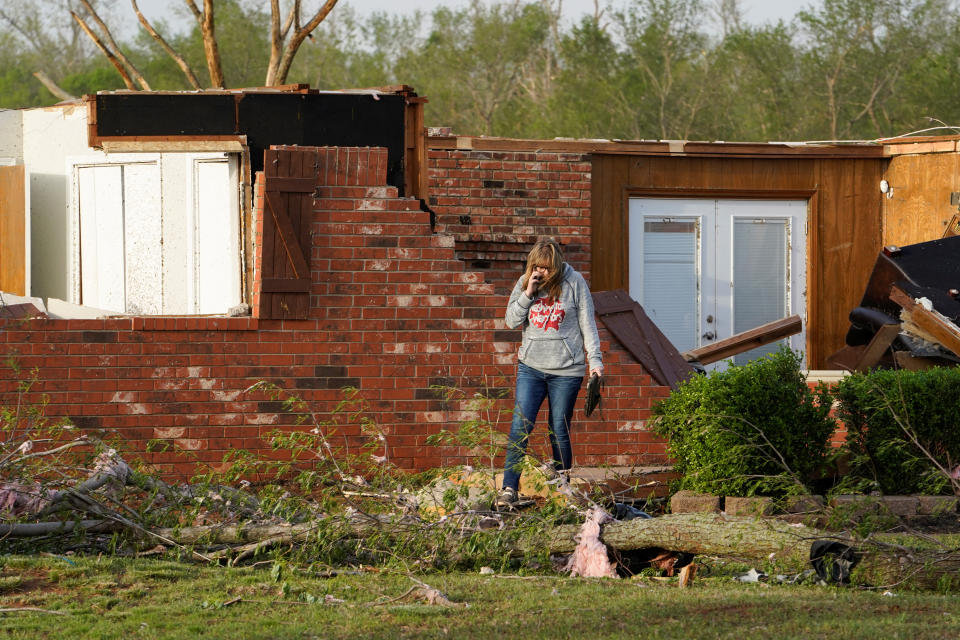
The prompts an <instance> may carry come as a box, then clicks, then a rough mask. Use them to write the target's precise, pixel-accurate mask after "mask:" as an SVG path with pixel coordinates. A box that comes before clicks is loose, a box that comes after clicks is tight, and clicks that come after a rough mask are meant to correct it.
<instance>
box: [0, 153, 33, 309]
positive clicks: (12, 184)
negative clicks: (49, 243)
mask: <svg viewBox="0 0 960 640" xmlns="http://www.w3.org/2000/svg"><path fill="white" fill-rule="evenodd" d="M24 180H25V176H24V169H23V165H15V166H12V167H0V291H6V292H8V293H12V294H15V295H18V296H25V295H27V290H26V289H27V271H26V269H27V235H26V229H27V210H26V195H27V194H26V182H25V181H24Z"/></svg>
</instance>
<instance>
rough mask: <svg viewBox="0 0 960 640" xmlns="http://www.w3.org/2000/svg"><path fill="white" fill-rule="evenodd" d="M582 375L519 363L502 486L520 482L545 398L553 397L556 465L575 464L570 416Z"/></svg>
mask: <svg viewBox="0 0 960 640" xmlns="http://www.w3.org/2000/svg"><path fill="white" fill-rule="evenodd" d="M582 384H583V378H582V377H580V376H555V375H552V374H549V373H543V372H542V371H538V370H536V369H534V368H532V367H528V366H527V365H525V364H523V363H522V362H521V363H520V366H519V367H517V396H516V397H517V403H516V406H515V407H514V409H513V422H512V423H511V424H510V441H509V443H508V444H507V461H506V463H505V465H504V466H505V468H504V473H503V486H504V487H511V488H513V489H517V488H519V486H520V465H521V463H522V462H523V456H524V454H525V453H526V450H527V440H528V439H529V438H530V432H531V431H533V425H534V422H536V420H537V414H538V413H539V412H540V405H542V404H543V399H544V398H549V399H550V404H549V410H550V446H551V447H553V465H554V467H555V468H556V469H557V470H566V469H569V468H570V467H571V466H572V464H573V450H572V449H571V447H570V418H572V417H573V405H574V404H576V402H577V393H578V392H579V391H580V385H582Z"/></svg>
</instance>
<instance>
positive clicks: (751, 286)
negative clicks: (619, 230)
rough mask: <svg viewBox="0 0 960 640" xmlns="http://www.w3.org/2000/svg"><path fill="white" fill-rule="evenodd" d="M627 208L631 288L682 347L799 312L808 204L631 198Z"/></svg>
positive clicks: (799, 345)
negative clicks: (628, 216)
mask: <svg viewBox="0 0 960 640" xmlns="http://www.w3.org/2000/svg"><path fill="white" fill-rule="evenodd" d="M629 211H630V213H629V215H630V218H629V224H630V227H629V229H630V238H629V240H630V261H629V269H630V295H631V296H632V297H633V298H634V299H635V300H638V301H640V303H641V304H642V305H643V307H644V309H645V310H646V311H647V313H648V314H649V315H650V317H651V319H652V320H653V321H654V322H656V324H657V326H658V327H659V328H660V330H661V331H663V332H664V334H665V335H666V336H667V337H668V338H669V339H670V341H671V342H673V344H674V346H676V347H677V349H679V350H680V351H681V352H682V351H688V350H690V349H696V348H697V347H700V346H703V345H706V344H709V343H712V342H716V341H717V340H722V339H724V338H728V337H730V336H731V335H734V334H736V333H740V332H742V331H747V330H749V329H752V328H754V327H757V326H759V325H761V324H764V323H767V322H771V321H773V320H779V319H781V318H784V317H786V316H789V315H792V314H799V315H801V316H802V315H803V308H804V297H805V283H806V277H805V276H806V274H805V251H804V248H805V244H806V243H805V237H806V202H804V201H794V200H718V199H680V198H677V199H673V198H632V199H631V200H630V209H629ZM781 342H783V341H781ZM786 342H788V344H790V346H791V347H792V348H794V349H798V350H802V349H803V347H804V336H803V334H799V335H797V336H792V337H791V338H790V339H789V340H787V341H786ZM778 345H779V343H776V344H769V345H764V346H763V347H758V348H757V349H753V350H751V351H749V352H746V353H742V354H739V355H737V356H736V357H735V358H734V362H736V363H737V364H742V363H744V362H747V361H749V360H751V359H753V358H756V357H759V356H760V355H762V354H764V353H768V352H771V351H775V350H776V349H777V348H778ZM719 366H720V368H722V367H723V366H726V365H725V364H720V365H719Z"/></svg>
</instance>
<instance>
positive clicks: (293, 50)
mask: <svg viewBox="0 0 960 640" xmlns="http://www.w3.org/2000/svg"><path fill="white" fill-rule="evenodd" d="M336 4H337V0H327V1H326V2H324V3H323V6H322V7H320V10H319V11H317V13H316V14H315V15H314V16H313V17H312V18H311V19H310V21H309V22H308V23H307V24H305V25H304V26H303V28H301V29H297V30H296V31H295V32H294V34H293V37H291V38H290V42H288V43H287V47H286V49H284V52H283V58H282V59H281V60H280V65H279V67H278V69H277V73H276V75H275V76H274V78H273V82H272V83H269V82H268V83H267V85H268V86H271V85H272V84H284V83H286V81H287V74H288V73H289V72H290V65H291V64H293V58H294V56H296V55H297V50H299V49H300V45H301V44H303V41H304V40H305V39H306V38H307V36H309V35H310V34H311V33H312V32H313V30H314V29H316V28H317V27H318V26H320V23H321V22H323V21H324V19H326V17H327V16H328V15H329V14H330V12H331V11H333V8H334V7H335V6H336Z"/></svg>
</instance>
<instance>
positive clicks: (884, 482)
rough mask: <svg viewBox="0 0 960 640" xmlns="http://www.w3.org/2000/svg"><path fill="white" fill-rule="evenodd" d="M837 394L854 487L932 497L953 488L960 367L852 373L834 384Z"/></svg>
mask: <svg viewBox="0 0 960 640" xmlns="http://www.w3.org/2000/svg"><path fill="white" fill-rule="evenodd" d="M836 395H837V399H838V400H839V401H840V407H839V410H838V417H839V418H840V419H841V420H843V421H844V422H845V423H846V425H847V431H848V435H847V448H848V449H849V451H850V453H851V475H852V476H853V479H854V480H857V481H859V482H860V486H859V487H858V488H862V489H879V490H880V491H881V492H883V493H885V494H908V493H928V494H933V495H937V494H942V493H951V492H953V491H956V490H957V486H956V483H951V478H950V475H949V474H950V472H951V471H952V470H953V469H955V468H956V466H957V465H958V464H960V429H958V428H957V420H958V416H960V369H958V368H936V369H929V370H927V371H902V370H901V371H892V370H886V371H874V372H872V373H869V374H856V375H852V376H850V377H848V378H845V379H844V380H843V381H842V382H841V383H840V384H839V385H838V386H837V390H836ZM850 484H852V485H854V486H856V483H855V482H852V483H850ZM952 484H953V486H952ZM951 489H952V491H951Z"/></svg>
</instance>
